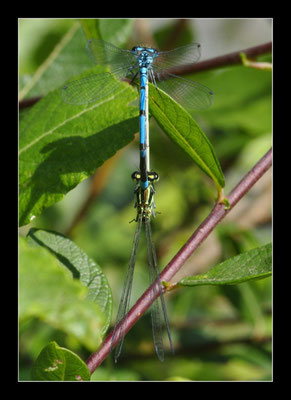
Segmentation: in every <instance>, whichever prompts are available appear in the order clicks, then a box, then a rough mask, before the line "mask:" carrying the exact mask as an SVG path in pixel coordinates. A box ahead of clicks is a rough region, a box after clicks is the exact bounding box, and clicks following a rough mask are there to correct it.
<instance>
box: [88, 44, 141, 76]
mask: <svg viewBox="0 0 291 400" xmlns="http://www.w3.org/2000/svg"><path fill="white" fill-rule="evenodd" d="M87 54H88V56H89V57H90V58H91V60H92V61H93V62H94V63H95V64H100V65H108V66H109V67H110V69H111V70H112V71H114V70H119V69H122V68H125V67H126V68H129V67H131V66H134V65H135V64H136V62H137V60H136V56H135V55H134V54H132V52H131V51H130V50H123V49H119V48H118V47H116V46H114V45H113V44H111V43H108V42H105V41H104V40H100V39H90V40H89V41H88V43H87Z"/></svg>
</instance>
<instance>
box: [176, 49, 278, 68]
mask: <svg viewBox="0 0 291 400" xmlns="http://www.w3.org/2000/svg"><path fill="white" fill-rule="evenodd" d="M271 51H272V42H268V43H264V44H260V45H259V46H253V47H249V48H248V49H245V50H240V51H235V52H233V53H228V54H223V55H222V56H218V57H213V58H210V59H208V60H205V61H200V62H199V63H197V64H187V65H181V66H179V67H175V68H170V69H169V70H168V72H171V73H172V74H175V75H187V74H192V73H194V72H199V71H207V70H209V69H215V68H220V67H227V66H228V65H235V64H242V59H241V56H240V53H244V54H245V55H246V57H247V58H250V59H252V58H256V57H257V56H259V55H261V54H266V53H270V52H271Z"/></svg>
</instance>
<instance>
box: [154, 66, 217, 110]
mask: <svg viewBox="0 0 291 400" xmlns="http://www.w3.org/2000/svg"><path fill="white" fill-rule="evenodd" d="M155 72H156V78H155V80H156V83H157V86H158V88H160V89H162V90H164V91H165V92H166V93H168V94H169V95H170V96H171V97H173V99H174V100H176V101H177V102H178V103H179V104H181V105H182V106H183V107H185V108H186V109H188V110H190V111H192V110H205V109H207V108H209V107H211V106H212V104H213V102H214V93H213V92H212V90H210V89H209V88H208V87H206V86H204V85H202V84H201V83H198V82H196V81H192V80H190V79H185V78H181V77H179V76H177V75H174V74H170V73H168V72H166V71H162V70H160V69H159V68H156V69H155ZM151 81H152V82H153V81H154V79H153V77H151Z"/></svg>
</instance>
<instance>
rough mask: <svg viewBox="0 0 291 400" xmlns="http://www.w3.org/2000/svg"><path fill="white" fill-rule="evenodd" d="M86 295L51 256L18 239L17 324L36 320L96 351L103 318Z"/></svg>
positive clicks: (76, 281)
mask: <svg viewBox="0 0 291 400" xmlns="http://www.w3.org/2000/svg"><path fill="white" fill-rule="evenodd" d="M86 296H88V289H87V288H86V287H85V286H83V285H82V284H81V283H80V282H79V281H78V280H76V279H72V277H71V274H70V273H69V272H68V270H66V269H64V268H60V265H59V261H58V259H57V258H56V257H55V256H54V255H52V254H51V253H50V252H49V251H48V250H47V249H45V248H42V247H39V246H38V247H35V246H31V245H29V244H28V243H27V241H26V240H25V239H24V238H22V237H20V238H19V319H20V323H22V322H23V321H25V320H26V319H28V318H33V317H35V318H39V319H41V320H43V321H45V322H47V323H48V324H50V325H52V326H53V327H54V328H57V329H60V330H62V331H64V332H66V333H68V334H71V335H74V336H75V337H76V338H77V339H78V340H79V341H80V342H81V343H82V344H83V345H85V346H86V347H87V348H89V349H90V350H95V349H96V348H97V347H98V346H99V345H100V344H101V342H102V339H103V335H102V331H103V329H104V325H105V324H106V318H105V316H104V313H103V312H102V311H101V309H100V307H99V305H98V304H96V303H93V302H92V301H90V300H88V299H87V298H86Z"/></svg>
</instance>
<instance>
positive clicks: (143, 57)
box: [131, 46, 159, 68]
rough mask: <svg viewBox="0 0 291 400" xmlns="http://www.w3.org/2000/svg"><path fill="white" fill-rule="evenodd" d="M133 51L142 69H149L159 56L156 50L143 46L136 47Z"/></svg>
mask: <svg viewBox="0 0 291 400" xmlns="http://www.w3.org/2000/svg"><path fill="white" fill-rule="evenodd" d="M131 51H132V53H133V54H135V55H136V56H137V62H138V65H139V67H140V68H142V67H145V68H148V67H149V66H150V65H151V64H152V63H153V61H154V59H155V58H156V57H157V56H158V54H159V53H158V51H157V50H156V49H153V48H149V47H142V46H135V47H133V48H132V50H131Z"/></svg>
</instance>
